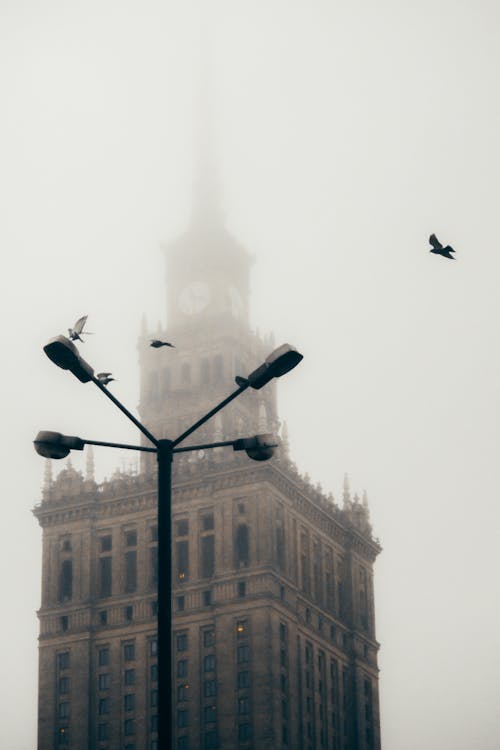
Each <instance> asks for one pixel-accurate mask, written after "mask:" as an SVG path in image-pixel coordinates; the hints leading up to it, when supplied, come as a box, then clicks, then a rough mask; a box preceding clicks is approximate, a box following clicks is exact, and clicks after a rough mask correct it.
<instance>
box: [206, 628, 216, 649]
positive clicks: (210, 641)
mask: <svg viewBox="0 0 500 750" xmlns="http://www.w3.org/2000/svg"><path fill="white" fill-rule="evenodd" d="M214 643H215V630H214V629H213V628H209V629H207V630H204V631H203V645H204V646H205V647H206V648H207V647H208V646H213V645H214Z"/></svg>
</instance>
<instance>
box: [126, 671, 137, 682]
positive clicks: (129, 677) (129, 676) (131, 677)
mask: <svg viewBox="0 0 500 750" xmlns="http://www.w3.org/2000/svg"><path fill="white" fill-rule="evenodd" d="M124 678H125V685H135V669H126V670H125V675H124Z"/></svg>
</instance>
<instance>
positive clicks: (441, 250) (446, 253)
mask: <svg viewBox="0 0 500 750" xmlns="http://www.w3.org/2000/svg"><path fill="white" fill-rule="evenodd" d="M429 242H430V243H431V245H432V248H431V249H430V250H429V252H430V253H435V254H436V255H442V256H443V258H451V260H455V258H454V257H453V255H451V253H454V252H455V251H454V249H453V248H452V247H450V245H446V247H443V246H442V244H441V243H440V241H439V240H438V238H437V237H436V235H435V234H431V236H430V237H429Z"/></svg>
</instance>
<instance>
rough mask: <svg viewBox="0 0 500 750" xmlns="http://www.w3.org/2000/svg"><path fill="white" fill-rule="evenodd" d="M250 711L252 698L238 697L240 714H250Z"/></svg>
mask: <svg viewBox="0 0 500 750" xmlns="http://www.w3.org/2000/svg"><path fill="white" fill-rule="evenodd" d="M249 712H250V700H249V698H248V697H246V696H245V697H244V698H238V713H239V714H240V716H241V715H242V714H248V713H249Z"/></svg>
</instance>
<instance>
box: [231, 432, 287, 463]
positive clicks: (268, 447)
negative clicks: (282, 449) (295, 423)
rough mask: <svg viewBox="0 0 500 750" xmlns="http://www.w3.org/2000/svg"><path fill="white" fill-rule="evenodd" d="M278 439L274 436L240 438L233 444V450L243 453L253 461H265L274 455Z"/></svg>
mask: <svg viewBox="0 0 500 750" xmlns="http://www.w3.org/2000/svg"><path fill="white" fill-rule="evenodd" d="M277 447H278V439H277V438H276V437H275V436H274V435H270V434H266V435H255V436H254V437H251V438H240V439H239V440H235V441H234V443H233V450H235V451H245V453H246V454H247V456H248V457H249V458H251V459H253V460H254V461H267V460H268V459H269V458H272V456H273V455H274V449H275V448H277Z"/></svg>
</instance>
